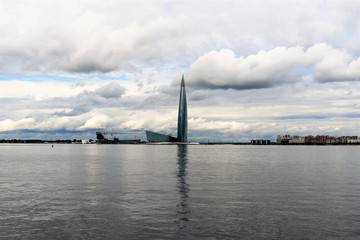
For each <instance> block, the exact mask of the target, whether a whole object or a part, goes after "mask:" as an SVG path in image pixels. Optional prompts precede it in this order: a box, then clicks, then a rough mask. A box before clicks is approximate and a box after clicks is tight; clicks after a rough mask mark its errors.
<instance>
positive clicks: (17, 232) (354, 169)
mask: <svg viewBox="0 0 360 240" xmlns="http://www.w3.org/2000/svg"><path fill="white" fill-rule="evenodd" d="M0 239H360V147H356V146H236V145H207V146H206V145H199V146H155V145H54V148H51V145H47V144H39V145H30V144H26V145H20V144H14V145H6V144H0Z"/></svg>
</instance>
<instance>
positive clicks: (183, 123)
mask: <svg viewBox="0 0 360 240" xmlns="http://www.w3.org/2000/svg"><path fill="white" fill-rule="evenodd" d="M187 125H188V123H187V102H186V91H185V81H184V74H183V75H182V79H181V86H180V99H179V113H178V129H177V130H178V132H177V141H178V142H187Z"/></svg>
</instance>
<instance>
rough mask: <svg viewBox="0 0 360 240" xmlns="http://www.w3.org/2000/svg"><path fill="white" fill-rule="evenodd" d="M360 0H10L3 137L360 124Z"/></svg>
mask: <svg viewBox="0 0 360 240" xmlns="http://www.w3.org/2000/svg"><path fill="white" fill-rule="evenodd" d="M359 12H360V2H358V1H355V0H353V1H351V0H349V1H337V0H332V1H331V0H330V1H322V0H317V1H295V0H292V1H281V0H272V1H260V0H258V1H237V0H225V1H207V0H198V1H195V0H194V1H178V0H154V1H116V0H106V1H98V0H87V1H85V0H78V1H70V0H64V1H53V0H32V1H25V0H15V1H14V0H4V1H1V2H0V34H1V36H2V37H1V38H0V84H1V88H0V103H1V106H2V108H1V111H0V139H3V138H5V139H13V138H23V139H29V138H41V139H74V138H76V139H81V138H93V139H94V138H95V131H97V130H99V129H106V130H107V131H108V132H115V134H116V135H117V136H119V137H120V138H133V137H137V138H141V139H143V140H145V132H144V130H151V131H159V132H162V133H165V134H173V135H176V127H177V108H178V100H179V99H178V98H179V90H180V81H181V75H182V74H184V76H185V82H186V90H187V98H188V118H189V119H188V127H189V140H191V141H208V140H209V141H249V140H250V139H256V138H266V139H272V140H274V139H275V138H276V136H277V135H278V134H291V135H309V134H312V135H317V134H319V135H334V136H345V135H356V136H359V135H360V121H359V120H360V45H359V43H360V18H359V17H358V13H359Z"/></svg>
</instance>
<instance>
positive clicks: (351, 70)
mask: <svg viewBox="0 0 360 240" xmlns="http://www.w3.org/2000/svg"><path fill="white" fill-rule="evenodd" d="M312 71H314V76H313V77H314V79H315V80H316V81H319V82H336V81H360V58H358V59H354V58H353V57H352V56H351V55H350V54H349V53H348V52H347V51H346V50H344V49H336V48H333V47H331V46H329V45H327V44H325V43H321V44H316V45H314V46H312V47H310V48H308V49H307V50H304V47H300V46H297V47H276V48H274V49H272V50H269V51H260V52H258V53H257V54H256V55H249V56H247V57H243V56H241V57H236V55H235V53H234V52H233V51H232V50H229V49H222V50H220V51H211V52H209V53H207V54H205V55H203V56H201V57H199V58H198V59H197V60H196V61H195V62H194V63H193V64H192V65H191V66H190V69H189V75H190V79H191V80H190V83H189V84H190V85H191V86H193V87H195V88H199V89H237V90H246V89H261V88H270V87H274V86H278V85H280V84H284V83H296V82H298V81H301V80H302V79H304V77H306V76H307V75H309V74H312Z"/></svg>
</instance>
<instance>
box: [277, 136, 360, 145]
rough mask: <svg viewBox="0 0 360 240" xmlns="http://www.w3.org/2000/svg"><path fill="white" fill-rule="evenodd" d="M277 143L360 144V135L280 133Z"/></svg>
mask: <svg viewBox="0 0 360 240" xmlns="http://www.w3.org/2000/svg"><path fill="white" fill-rule="evenodd" d="M276 143H277V144H282V145H286V144H307V145H310V144H315V145H330V144H333V145H334V144H360V137H358V136H341V137H334V136H329V135H316V136H313V135H307V136H295V135H294V136H292V135H278V136H277V139H276Z"/></svg>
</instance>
